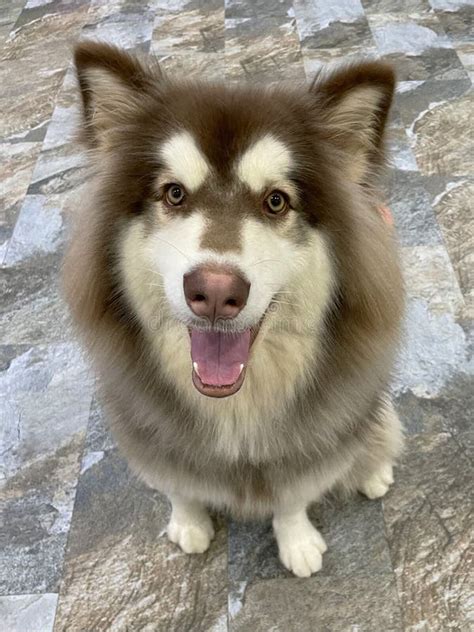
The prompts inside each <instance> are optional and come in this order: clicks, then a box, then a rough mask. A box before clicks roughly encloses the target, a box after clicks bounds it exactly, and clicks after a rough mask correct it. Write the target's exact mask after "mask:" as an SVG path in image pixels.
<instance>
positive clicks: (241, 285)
mask: <svg viewBox="0 0 474 632" xmlns="http://www.w3.org/2000/svg"><path fill="white" fill-rule="evenodd" d="M183 288H184V296H185V297H186V303H187V304H188V305H189V307H190V309H191V310H192V311H193V312H194V313H195V314H196V316H200V317H201V318H207V319H209V320H210V321H211V323H214V322H215V321H216V320H218V319H219V318H226V319H229V318H235V317H236V316H237V315H238V314H239V313H240V312H241V311H242V310H243V308H244V307H245V305H246V304H247V299H248V296H249V290H250V283H248V282H247V281H245V280H244V279H242V277H240V276H239V275H238V274H237V273H236V272H233V271H232V270H229V269H227V268H211V267H206V266H201V267H199V268H196V269H195V270H193V271H192V272H189V273H188V274H185V275H184V277H183Z"/></svg>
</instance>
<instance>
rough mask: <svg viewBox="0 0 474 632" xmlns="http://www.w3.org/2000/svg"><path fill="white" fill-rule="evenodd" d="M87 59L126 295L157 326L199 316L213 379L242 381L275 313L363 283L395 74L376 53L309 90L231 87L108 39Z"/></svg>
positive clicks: (80, 55) (205, 363)
mask: <svg viewBox="0 0 474 632" xmlns="http://www.w3.org/2000/svg"><path fill="white" fill-rule="evenodd" d="M75 59H76V66H77V72H78V78H79V83H80V87H81V93H82V98H83V106H84V107H83V111H84V126H83V132H84V137H85V140H86V142H87V144H88V146H89V147H90V148H91V150H92V155H93V156H94V160H95V165H96V168H97V170H98V173H99V182H100V191H99V199H98V206H101V210H100V211H99V210H98V212H103V213H104V214H106V215H107V219H106V220H104V224H107V225H108V228H107V229H105V228H104V230H109V231H110V242H111V243H110V244H108V245H107V247H108V248H110V250H111V252H112V255H111V257H112V258H113V259H114V265H115V267H116V270H117V274H118V275H120V277H121V283H123V285H124V287H125V290H124V294H125V297H126V300H127V301H128V302H129V304H131V306H132V308H133V312H134V315H135V316H136V317H137V318H138V319H139V320H140V322H141V325H142V326H143V327H144V328H148V329H150V330H151V329H152V326H151V325H150V323H151V322H152V323H155V325H156V323H157V319H158V320H160V319H161V321H162V322H164V321H166V322H168V323H169V322H173V323H175V324H176V323H178V324H179V326H180V327H182V328H187V329H188V331H189V336H190V341H191V344H190V347H191V356H192V358H191V361H192V365H193V372H192V375H193V382H194V385H195V386H196V388H197V389H198V390H199V391H200V392H201V393H203V394H206V395H210V396H225V395H230V394H232V393H235V392H236V391H237V390H238V389H239V388H240V386H241V384H242V382H243V380H244V376H245V368H246V365H247V363H248V361H249V354H250V349H251V346H252V344H253V342H254V340H255V338H256V337H257V336H258V335H259V331H262V332H264V331H265V327H264V324H265V326H267V327H268V326H273V327H275V326H277V325H278V324H280V326H281V324H282V322H281V321H282V319H288V318H290V319H291V318H292V316H295V313H293V314H291V311H292V310H294V309H295V306H297V305H299V306H300V307H301V306H303V308H302V309H300V311H299V312H296V316H297V317H298V318H300V319H301V318H302V317H304V318H306V319H307V320H308V322H309V323H310V324H312V323H317V322H319V321H320V320H321V319H322V318H323V316H324V313H325V310H326V308H327V305H328V303H329V302H330V300H331V296H332V295H333V293H334V292H336V291H338V292H340V291H341V283H342V284H343V285H344V284H345V285H346V286H349V285H350V283H351V282H350V281H349V277H348V276H347V275H348V274H350V269H351V267H353V266H357V265H358V259H357V257H358V256H359V255H360V253H359V254H358V255H357V256H355V254H354V253H356V254H357V252H356V251H357V248H359V250H360V246H361V244H360V243H359V241H360V240H359V232H358V229H357V225H358V214H361V213H365V214H367V215H370V214H374V210H373V202H371V198H370V192H371V190H372V189H373V185H374V178H375V176H376V173H377V170H378V167H379V166H380V165H381V164H382V151H383V147H382V144H383V143H382V141H383V131H384V126H385V122H386V117H387V113H388V109H389V107H390V102H391V98H392V92H393V86H394V77H393V73H392V71H391V69H390V68H389V67H387V66H386V65H384V64H382V63H380V62H365V63H360V64H357V65H352V66H348V67H345V68H343V69H340V70H338V71H335V72H334V73H332V74H323V73H322V74H320V75H319V76H317V77H316V79H315V80H314V82H313V84H312V85H311V87H310V88H305V89H303V88H302V89H299V90H286V89H283V88H271V89H263V88H257V87H228V88H226V87H223V86H222V85H213V84H199V83H195V82H190V81H188V80H187V79H186V78H180V79H178V78H174V77H165V76H163V75H162V74H161V73H160V71H159V69H158V68H150V67H147V66H145V65H144V64H142V63H140V62H139V61H138V60H137V59H135V58H134V57H132V56H130V55H128V54H126V53H124V52H121V51H119V50H117V49H115V48H113V47H110V46H107V45H103V44H96V43H90V42H89V43H84V44H81V45H80V46H79V47H78V48H77V50H76V58H75ZM364 205H365V207H364ZM371 206H372V208H371ZM362 207H364V208H363V210H362V211H361V210H360V209H361V208H362ZM104 209H105V210H104ZM371 221H372V220H371ZM373 221H375V222H377V221H379V219H378V218H376V219H374V220H373ZM351 240H353V242H354V243H352V242H351ZM112 244H113V245H112ZM351 249H352V250H353V251H354V252H352V254H351ZM344 252H345V253H346V254H344ZM359 258H360V256H359ZM360 274H361V275H363V276H364V274H365V271H364V269H363V266H362V267H361V268H360ZM344 275H346V276H344ZM337 279H339V280H337ZM341 279H342V281H341ZM357 283H358V282H357ZM357 283H356V285H357V287H356V288H350V287H346V290H347V291H348V292H349V293H350V292H351V291H352V292H353V293H354V297H355V296H356V293H357V292H359V291H360V292H362V293H363V289H361V287H360V284H359V285H358V284H357ZM362 283H363V282H362ZM367 295H370V291H368V292H367ZM345 298H346V299H347V296H346V297H345ZM359 299H360V300H362V301H363V300H364V297H359ZM354 300H357V299H356V298H354ZM279 318H280V321H279V320H278V319H279ZM267 321H268V322H267ZM268 323H270V324H268ZM287 324H288V323H287ZM262 335H263V334H262Z"/></svg>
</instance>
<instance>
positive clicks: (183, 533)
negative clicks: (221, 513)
mask: <svg viewBox="0 0 474 632" xmlns="http://www.w3.org/2000/svg"><path fill="white" fill-rule="evenodd" d="M207 518H208V519H207V520H202V519H201V520H199V522H194V521H189V522H184V523H183V522H178V521H177V520H173V518H171V520H170V522H169V524H168V528H167V533H168V538H169V539H170V540H171V542H174V543H175V544H177V545H178V546H179V547H180V548H181V549H182V550H183V551H184V552H185V553H204V551H207V549H208V548H209V545H210V543H211V540H212V538H213V537H214V527H213V526H212V522H211V519H210V518H209V517H207Z"/></svg>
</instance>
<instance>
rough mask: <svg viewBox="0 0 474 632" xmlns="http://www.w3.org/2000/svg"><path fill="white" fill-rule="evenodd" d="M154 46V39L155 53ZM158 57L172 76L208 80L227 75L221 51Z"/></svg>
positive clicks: (218, 78) (215, 79)
mask: <svg viewBox="0 0 474 632" xmlns="http://www.w3.org/2000/svg"><path fill="white" fill-rule="evenodd" d="M153 47H154V42H153V41H152V43H151V52H152V53H153V54H154V48H153ZM157 59H158V61H159V63H160V66H161V68H162V69H163V70H164V71H165V72H166V73H168V74H169V75H170V76H172V77H177V78H179V77H189V78H191V79H204V80H208V81H217V80H222V78H223V77H225V72H226V65H225V60H224V56H223V55H222V54H220V53H219V54H218V53H191V54H189V55H187V54H183V53H179V54H173V55H157Z"/></svg>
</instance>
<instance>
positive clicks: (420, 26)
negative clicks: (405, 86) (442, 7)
mask: <svg viewBox="0 0 474 632" xmlns="http://www.w3.org/2000/svg"><path fill="white" fill-rule="evenodd" d="M368 20H369V24H370V28H371V30H372V33H373V36H374V39H375V42H376V44H377V47H378V50H379V52H380V54H381V55H383V57H384V58H385V59H386V60H388V61H391V62H392V63H393V64H394V65H395V68H396V70H397V75H398V78H399V80H402V81H408V80H420V79H464V78H465V77H466V71H465V69H464V67H463V65H462V64H461V62H460V60H459V57H458V56H457V55H456V52H455V51H454V49H453V47H452V43H451V41H450V39H449V38H448V37H447V35H446V34H445V33H444V31H443V29H442V26H441V24H440V23H439V22H438V20H437V18H436V16H434V15H412V14H408V15H407V14H374V15H369V16H368Z"/></svg>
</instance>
